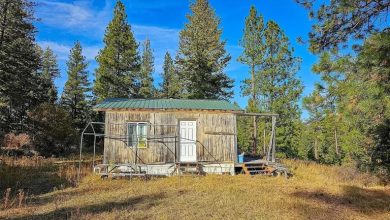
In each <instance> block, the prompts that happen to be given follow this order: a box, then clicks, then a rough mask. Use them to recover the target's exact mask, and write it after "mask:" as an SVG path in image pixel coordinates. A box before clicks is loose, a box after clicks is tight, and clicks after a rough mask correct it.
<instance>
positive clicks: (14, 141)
mask: <svg viewBox="0 0 390 220" xmlns="http://www.w3.org/2000/svg"><path fill="white" fill-rule="evenodd" d="M30 145H31V138H30V136H29V135H28V134H26V133H22V134H18V135H16V134H15V133H8V134H6V135H5V136H4V139H3V147H4V148H5V149H20V148H25V147H29V146H30Z"/></svg>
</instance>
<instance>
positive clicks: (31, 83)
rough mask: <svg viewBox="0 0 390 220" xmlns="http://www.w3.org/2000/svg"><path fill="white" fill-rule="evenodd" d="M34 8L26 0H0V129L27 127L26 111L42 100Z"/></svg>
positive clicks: (14, 129)
mask: <svg viewBox="0 0 390 220" xmlns="http://www.w3.org/2000/svg"><path fill="white" fill-rule="evenodd" d="M33 8H34V4H33V3H32V2H30V1H28V0H0V10H1V13H0V130H1V132H9V131H15V132H22V131H26V129H27V127H28V121H27V119H28V117H27V111H28V110H31V109H33V108H34V107H35V106H37V105H38V104H39V103H40V102H41V97H40V96H39V95H38V93H37V91H36V90H37V89H38V88H40V87H41V85H40V83H41V80H40V79H39V76H38V74H37V70H38V68H39V53H38V50H37V49H36V44H35V32H36V29H35V27H34V25H33V22H34V20H35V18H34V13H33ZM1 132H0V133H1Z"/></svg>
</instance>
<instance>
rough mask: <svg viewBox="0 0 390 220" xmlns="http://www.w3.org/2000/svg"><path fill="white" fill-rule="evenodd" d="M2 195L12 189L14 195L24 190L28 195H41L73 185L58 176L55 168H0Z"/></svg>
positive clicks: (4, 166)
mask: <svg viewBox="0 0 390 220" xmlns="http://www.w3.org/2000/svg"><path fill="white" fill-rule="evenodd" d="M0 180H1V181H0V193H1V194H3V193H4V191H5V190H6V189H7V188H11V190H12V194H15V193H16V192H17V190H23V191H24V192H25V193H27V194H28V195H41V194H45V193H48V192H50V191H53V189H54V188H57V189H58V188H65V187H68V186H70V185H71V183H70V182H69V181H67V180H66V179H65V178H61V177H60V176H58V174H57V172H56V169H55V167H51V166H44V167H23V166H8V165H5V164H3V165H1V166H0Z"/></svg>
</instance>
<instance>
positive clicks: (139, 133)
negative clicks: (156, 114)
mask: <svg viewBox="0 0 390 220" xmlns="http://www.w3.org/2000/svg"><path fill="white" fill-rule="evenodd" d="M147 137H148V123H146V122H130V123H128V124H127V146H129V147H138V148H145V147H146V145H147Z"/></svg>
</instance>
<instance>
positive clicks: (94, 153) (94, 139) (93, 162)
mask: <svg viewBox="0 0 390 220" xmlns="http://www.w3.org/2000/svg"><path fill="white" fill-rule="evenodd" d="M91 127H92V131H93V157H92V169H94V167H95V155H96V132H95V128H94V127H93V124H91Z"/></svg>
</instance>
